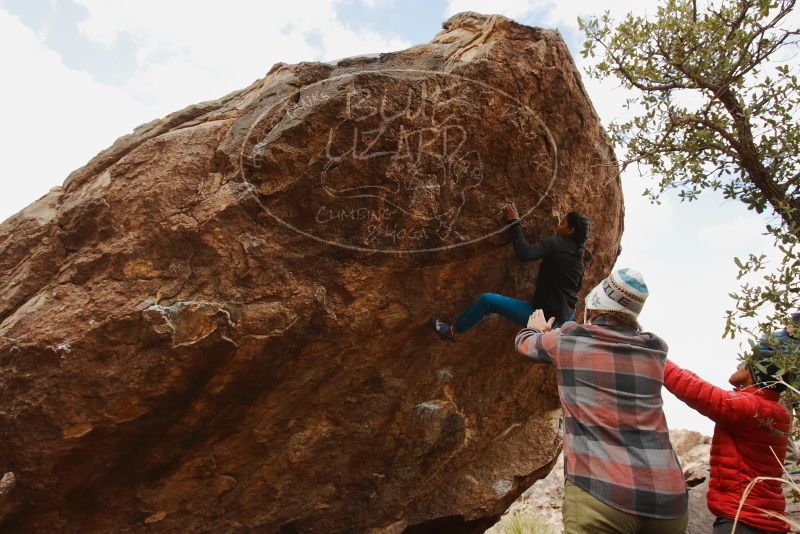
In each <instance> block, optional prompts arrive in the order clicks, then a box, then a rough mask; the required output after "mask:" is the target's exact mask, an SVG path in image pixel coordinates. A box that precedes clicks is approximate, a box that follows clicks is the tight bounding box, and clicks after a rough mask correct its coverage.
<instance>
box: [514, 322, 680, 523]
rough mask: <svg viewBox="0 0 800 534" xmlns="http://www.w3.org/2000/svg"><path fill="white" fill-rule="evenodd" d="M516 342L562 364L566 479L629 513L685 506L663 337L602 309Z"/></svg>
mask: <svg viewBox="0 0 800 534" xmlns="http://www.w3.org/2000/svg"><path fill="white" fill-rule="evenodd" d="M516 347H517V350H518V351H519V352H520V353H521V354H523V355H525V356H528V357H530V358H532V359H533V360H535V361H536V362H538V363H546V364H551V365H554V366H555V367H556V370H557V376H558V393H559V397H560V398H561V407H562V409H563V411H564V423H565V432H564V476H565V478H566V479H567V480H569V481H571V482H572V483H573V484H575V485H576V486H578V487H580V488H581V489H583V490H584V491H586V492H587V493H589V494H590V495H592V496H594V497H595V498H597V499H599V500H600V501H602V502H604V503H606V504H608V505H609V506H612V507H613V508H616V509H618V510H622V511H623V512H628V513H630V514H634V515H640V516H646V517H654V518H664V519H667V518H675V517H679V516H681V515H682V514H684V513H685V512H686V509H687V502H688V495H687V492H686V485H685V483H684V480H683V473H682V472H681V468H680V466H679V465H678V460H677V458H676V456H675V452H674V451H673V450H672V445H670V442H669V433H668V430H667V423H666V419H665V418H664V412H663V411H662V402H663V401H662V399H661V388H662V385H663V379H664V365H665V361H666V356H667V345H666V343H664V341H663V340H662V339H660V338H659V337H658V336H656V335H654V334H650V333H641V334H639V333H637V332H636V331H635V330H634V329H633V328H631V327H629V326H623V325H622V324H621V323H617V322H615V320H614V319H613V318H611V317H608V316H601V317H598V318H597V319H596V320H595V321H594V324H586V325H580V324H577V323H574V322H569V323H567V324H565V325H564V326H563V327H561V328H558V329H555V330H551V331H549V332H547V333H541V332H539V331H537V330H533V329H531V328H524V329H523V330H521V331H520V332H519V334H517V339H516Z"/></svg>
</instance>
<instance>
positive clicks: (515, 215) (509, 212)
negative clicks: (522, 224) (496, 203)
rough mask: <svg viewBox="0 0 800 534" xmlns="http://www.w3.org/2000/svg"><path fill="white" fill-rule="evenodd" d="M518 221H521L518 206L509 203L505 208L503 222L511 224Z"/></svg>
mask: <svg viewBox="0 0 800 534" xmlns="http://www.w3.org/2000/svg"><path fill="white" fill-rule="evenodd" d="M516 219H519V212H517V208H516V206H514V204H512V203H510V202H509V203H508V204H506V205H505V206H503V221H504V222H510V221H513V220H516Z"/></svg>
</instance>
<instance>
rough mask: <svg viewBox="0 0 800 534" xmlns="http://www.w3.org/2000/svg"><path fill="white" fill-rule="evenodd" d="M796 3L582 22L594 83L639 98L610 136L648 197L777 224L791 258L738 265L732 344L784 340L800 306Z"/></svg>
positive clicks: (676, 4)
mask: <svg viewBox="0 0 800 534" xmlns="http://www.w3.org/2000/svg"><path fill="white" fill-rule="evenodd" d="M795 1H796V0H717V1H708V2H706V3H705V4H704V5H698V6H697V14H696V17H695V13H694V9H693V5H692V4H693V2H692V1H691V0H664V1H663V2H662V3H661V4H660V5H659V7H658V10H657V14H656V16H655V17H654V18H649V19H648V18H645V17H634V16H633V15H630V14H629V15H627V16H626V17H625V18H624V19H623V20H622V21H620V22H619V23H617V22H615V21H613V20H612V19H611V18H610V16H609V14H608V13H607V12H606V13H605V14H603V16H601V17H599V18H596V17H592V18H587V19H579V27H580V28H581V30H582V31H583V32H584V34H585V37H586V40H585V42H584V44H583V48H582V50H581V54H582V56H583V57H585V58H594V60H595V61H594V62H593V65H592V66H591V67H590V68H588V69H587V73H588V75H589V76H592V77H594V78H597V79H606V78H615V79H617V80H619V82H620V83H621V84H622V86H623V87H624V88H625V89H627V90H629V91H630V93H631V96H630V97H629V98H628V99H627V101H626V108H627V109H628V110H629V111H630V112H631V113H633V116H631V117H629V118H627V119H626V120H622V121H618V122H615V123H612V124H610V125H609V126H608V132H609V136H610V138H611V140H612V142H613V143H614V144H615V146H616V147H617V148H618V149H619V150H620V151H621V153H622V155H623V157H622V158H621V167H622V169H623V170H624V169H625V168H627V167H628V166H631V165H635V166H636V167H637V168H638V169H639V171H640V173H642V174H644V175H646V176H649V177H650V179H651V180H652V181H653V183H654V186H652V187H648V188H647V189H645V191H644V194H645V195H646V196H648V197H649V198H650V199H651V200H652V201H654V202H657V201H658V198H659V196H660V195H661V194H663V193H664V192H665V191H668V190H675V191H677V193H678V196H679V197H680V198H681V200H686V201H692V200H695V199H696V198H698V196H699V195H700V194H702V192H703V191H706V190H709V189H711V190H718V191H720V192H722V194H723V195H724V197H725V198H728V199H735V200H738V201H740V202H742V203H743V204H744V205H745V206H746V207H747V208H748V209H750V210H753V211H755V212H757V213H762V214H766V215H767V216H768V217H769V224H767V225H766V227H765V231H766V232H767V233H768V234H769V235H771V236H772V237H773V238H774V239H775V246H776V249H777V250H778V251H780V254H781V257H780V259H779V260H778V261H777V262H774V263H773V264H769V263H768V262H767V258H766V257H764V256H755V255H750V256H749V257H748V258H746V259H739V258H736V259H734V262H735V263H736V266H737V268H738V269H739V273H738V278H739V280H740V282H741V284H742V285H741V287H740V288H739V291H737V292H735V293H732V294H731V295H730V297H731V299H732V301H733V309H732V310H730V311H729V312H728V313H727V316H726V324H725V331H724V333H723V336H726V337H727V336H730V337H734V336H736V335H742V334H746V335H748V336H756V339H757V338H758V335H757V333H756V332H754V331H752V330H750V329H749V328H748V327H746V325H747V324H750V322H752V320H756V319H757V320H758V323H759V329H760V330H761V331H762V332H763V333H768V332H771V331H774V330H775V329H777V328H780V327H782V326H783V325H785V324H786V320H787V316H788V314H789V312H791V311H793V310H794V309H796V308H797V307H798V304H799V303H800V298H798V297H800V280H799V278H800V276H798V273H800V246H799V245H798V238H800V197H799V194H800V193H799V192H800V120H799V119H800V111H799V110H800V85H798V80H797V68H798V56H797V46H798V44H800V43H799V42H798V41H799V39H798V38H799V37H800V32H798V29H797V28H794V27H789V26H786V17H787V15H788V14H789V13H790V12H791V11H792V10H793V9H794V7H795ZM698 4H700V2H698ZM786 58H789V59H788V60H787V59H786ZM775 263H777V264H775ZM754 275H755V276H756V278H757V279H758V280H759V281H758V283H753V282H752V278H753V276H754ZM792 358H794V359H792ZM798 359H800V355H796V354H795V355H794V356H786V357H784V358H783V359H781V360H780V361H781V365H782V366H783V367H782V369H783V371H784V373H785V374H781V376H788V373H789V372H795V373H796V376H800V363H798Z"/></svg>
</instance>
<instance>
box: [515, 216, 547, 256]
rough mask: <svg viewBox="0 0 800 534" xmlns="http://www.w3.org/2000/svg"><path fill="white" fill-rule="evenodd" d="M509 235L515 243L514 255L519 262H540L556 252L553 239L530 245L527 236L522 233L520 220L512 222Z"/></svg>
mask: <svg viewBox="0 0 800 534" xmlns="http://www.w3.org/2000/svg"><path fill="white" fill-rule="evenodd" d="M508 235H509V237H510V239H511V241H512V242H513V243H514V254H515V255H516V256H517V259H518V260H519V261H533V260H540V259H542V258H544V257H545V256H547V255H548V254H551V253H552V252H553V251H555V241H554V238H552V237H550V238H547V239H543V240H542V241H537V242H536V243H533V244H529V243H528V240H527V239H525V234H523V233H522V225H520V223H519V220H516V221H513V222H512V224H511V226H510V227H509V228H508Z"/></svg>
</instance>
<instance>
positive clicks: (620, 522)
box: [561, 480, 689, 534]
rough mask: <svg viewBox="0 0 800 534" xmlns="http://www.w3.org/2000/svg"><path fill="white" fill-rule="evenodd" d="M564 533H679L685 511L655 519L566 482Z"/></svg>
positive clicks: (686, 515)
mask: <svg viewBox="0 0 800 534" xmlns="http://www.w3.org/2000/svg"><path fill="white" fill-rule="evenodd" d="M561 514H562V515H563V517H564V534H682V533H683V532H685V531H686V525H687V524H688V522H689V514H688V512H687V513H684V514H683V515H682V516H681V517H677V518H675V519H656V518H654V517H643V516H638V515H633V514H629V513H627V512H622V511H620V510H617V509H616V508H612V507H611V506H609V505H607V504H605V503H604V502H602V501H600V500H598V499H597V498H595V497H592V496H591V495H589V494H588V493H586V492H585V491H583V490H582V489H581V488H579V487H578V486H576V485H575V484H573V483H572V482H570V481H569V480H567V481H566V483H565V484H564V505H563V506H562V507H561Z"/></svg>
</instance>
